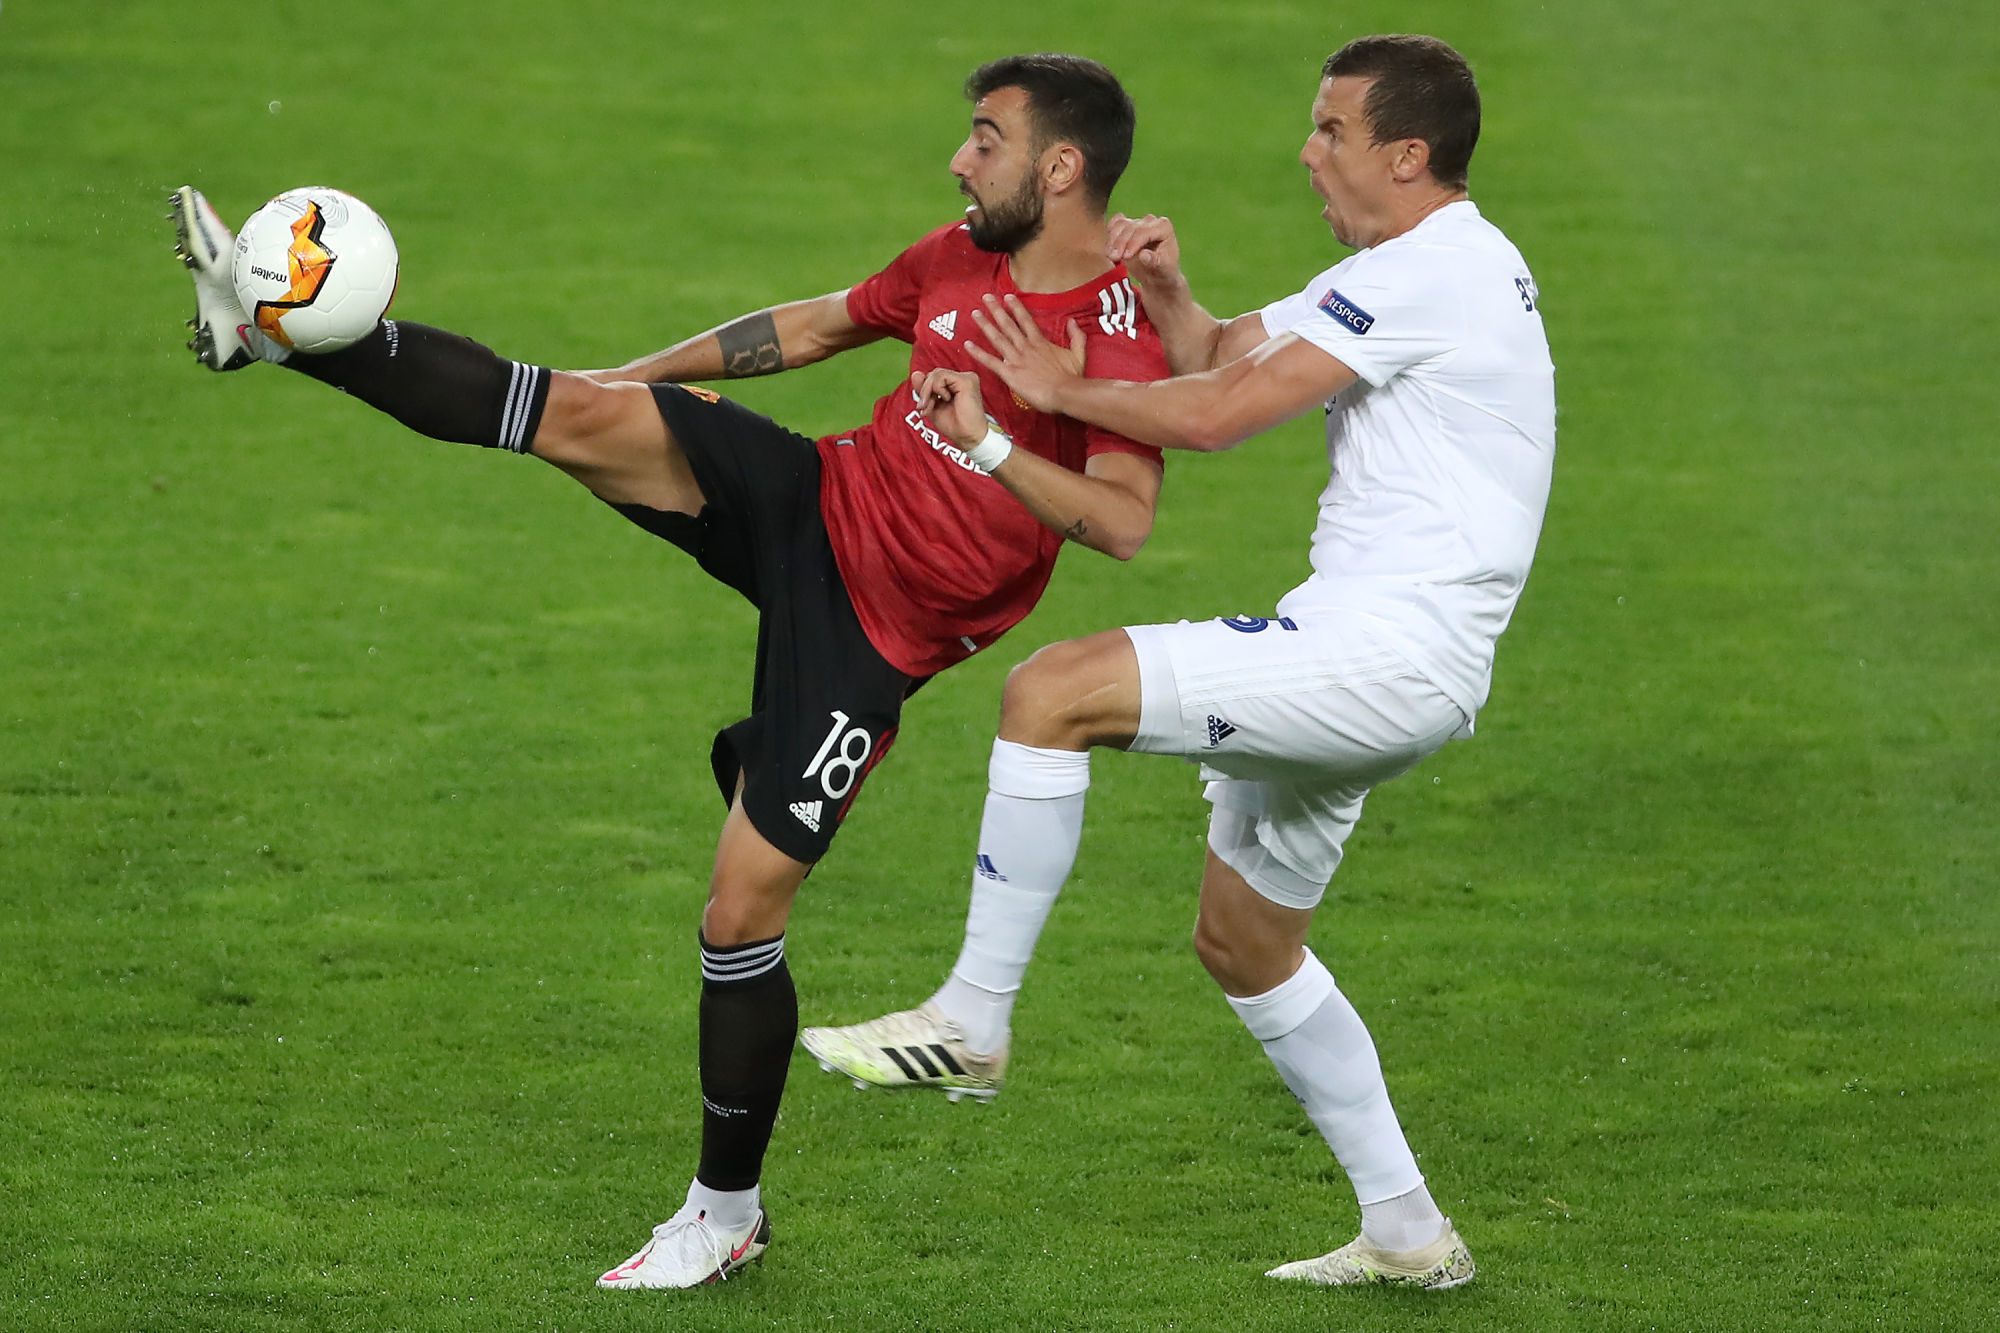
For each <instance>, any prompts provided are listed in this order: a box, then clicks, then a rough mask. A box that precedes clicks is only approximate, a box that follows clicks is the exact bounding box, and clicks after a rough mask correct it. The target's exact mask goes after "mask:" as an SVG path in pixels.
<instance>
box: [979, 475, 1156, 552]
mask: <svg viewBox="0 0 2000 1333" xmlns="http://www.w3.org/2000/svg"><path fill="white" fill-rule="evenodd" d="M992 475H993V480H995V481H997V482H999V483H1000V484H1001V485H1002V486H1005V487H1006V488H1007V489H1008V491H1010V492H1011V493H1012V494H1013V496H1014V498H1015V499H1017V500H1019V501H1020V502H1021V504H1022V506H1023V507H1025V508H1026V509H1027V511H1028V512H1029V513H1031V514H1033V515H1034V516H1035V518H1036V520H1037V521H1039V522H1040V523H1041V524H1042V525H1043V526H1044V527H1047V528H1049V529H1051V530H1053V531H1055V532H1057V533H1060V534H1061V535H1062V537H1063V538H1064V540H1066V541H1073V542H1075V543H1077V544H1078V545H1079V546H1088V547H1089V548H1090V549H1091V550H1093V551H1102V552H1103V553H1104V554H1106V555H1108V556H1111V557H1113V558H1114V559H1118V560H1130V559H1131V558H1132V557H1133V556H1135V555H1137V554H1138V553H1139V548H1140V547H1141V546H1144V545H1145V544H1146V538H1147V537H1149V536H1151V535H1152V532H1153V506H1152V505H1151V504H1149V503H1148V502H1147V501H1146V500H1145V499H1143V498H1142V497H1140V496H1138V495H1135V494H1133V492H1131V491H1130V490H1127V489H1126V488H1125V487H1123V486H1120V485H1117V484H1115V483H1112V482H1108V481H1103V480H1101V479H1099V478H1096V477H1087V476H1084V475H1083V474H1082V473H1080V472H1072V471H1070V470H1069V469H1068V468H1066V467H1063V466H1062V465H1061V464H1059V463H1052V462H1050V461H1049V460H1048V459H1046V458H1043V457H1041V456H1040V455H1038V454H1031V453H1029V452H1028V451H1027V450H1025V449H1016V450H1014V451H1013V452H1012V453H1010V454H1009V455H1007V458H1006V460H1005V461H1004V462H1002V463H1001V464H1000V466H999V467H997V468H995V469H994V470H993V474H992Z"/></svg>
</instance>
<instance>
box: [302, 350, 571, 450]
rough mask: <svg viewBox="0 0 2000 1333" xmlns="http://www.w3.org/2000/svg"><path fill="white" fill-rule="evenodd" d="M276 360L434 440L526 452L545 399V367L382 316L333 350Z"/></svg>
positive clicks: (546, 383)
mask: <svg viewBox="0 0 2000 1333" xmlns="http://www.w3.org/2000/svg"><path fill="white" fill-rule="evenodd" d="M282 364H283V365H285V366H288V367H290V368H291V369H293V370H296V371H298V372H300V373H301V374H304V375H310V376H312V377H313V378H314V379H316V380H320V381H322V382H323V383H326V384H331V385H332V386H333V387H334V388H336V389H339V390H341V391H342V392H344V393H348V394H352V395H353V396H354V397H356V398H359V399H360V400H361V401H362V402H364V403H366V404H368V405H369V406H370V407H374V408H379V409H381V410H382V411H384V412H387V413H388V414H389V415H390V416H392V417H394V418H396V420H398V421H400V422H402V423H403V424H404V425H405V426H408V427H409V428H410V429H411V430H413V431H416V432H418V433H419V434H422V435H428V436H430V437H431V438H432V439H434V440H449V441H451V442H452V443H454V444H478V445H484V446H485V447H487V448H489V449H508V450H512V451H513V452H514V453H517V454H524V453H526V452H528V447H529V446H530V445H532V444H533V443H534V442H535V428H536V427H537V426H539V425H540V424H541V420H542V407H543V406H544V405H545V404H546V403H547V402H548V399H549V372H548V371H547V370H546V369H544V368H543V367H541V366H530V365H524V364H523V363H521V362H519V361H508V360H505V359H504V358H502V357H499V356H496V355H494V354H493V352H491V351H490V350H488V349H487V348H485V347H482V346H480V345H479V344H478V343H476V342H474V341H472V339H470V338H461V337H460V336H459V335H457V334H456V333H447V332H445V331H444V330H443V329H434V328H432V327H430V326H429V325H428V324H412V323H410V322H409V321H408V320H389V319H385V320H382V321H380V322H378V323H377V324H376V325H375V330H374V332H372V333H370V334H368V335H367V336H366V337H364V338H362V339H361V340H360V341H359V342H357V343H354V344H352V345H351V346H348V347H343V348H341V349H340V350H339V351H337V352H322V353H319V354H318V355H313V356H308V355H306V354H305V353H302V352H301V353H294V354H293V355H292V356H290V357H288V358H287V359H286V360H285V361H284V362H283V363H282Z"/></svg>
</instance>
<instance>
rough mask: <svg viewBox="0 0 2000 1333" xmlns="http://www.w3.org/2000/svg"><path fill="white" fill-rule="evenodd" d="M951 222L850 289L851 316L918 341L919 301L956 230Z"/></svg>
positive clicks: (859, 321)
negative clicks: (942, 248)
mask: <svg viewBox="0 0 2000 1333" xmlns="http://www.w3.org/2000/svg"><path fill="white" fill-rule="evenodd" d="M961 225H963V224H961V223H956V222H954V223H949V224H947V225H946V226H943V227H939V228H938V229H937V230H936V231H934V232H932V233H931V234H930V235H928V236H926V237H924V238H923V239H922V240H920V241H918V242H917V243H916V244H915V245H912V246H911V247H910V248H909V249H907V250H905V251H903V253H901V254H899V255H897V256H896V257H895V258H894V259H892V260H890V261H889V266H888V267H887V268H885V269H883V270H882V271H881V272H880V273H877V274H875V275H874V276H873V277H869V278H864V279H862V280H861V281H860V282H858V283H856V284H855V285H854V286H852V287H850V288H848V290H847V315H848V318H849V319H852V320H853V321H854V322H855V323H856V324H859V325H861V326H862V327H863V328H867V329H880V330H882V331H883V332H884V333H887V334H890V335H892V336H894V337H897V338H901V339H902V340H903V341H904V342H906V343H907V342H915V341H916V339H917V298H918V296H919V294H920V293H921V292H922V291H923V286H924V278H925V275H926V274H928V273H929V272H930V268H931V265H932V263H934V262H935V261H936V259H937V255H938V250H939V248H940V246H941V244H942V243H943V241H944V238H945V237H946V236H947V235H948V234H949V233H950V232H951V230H952V228H954V227H957V226H961Z"/></svg>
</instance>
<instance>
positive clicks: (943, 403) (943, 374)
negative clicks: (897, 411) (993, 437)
mask: <svg viewBox="0 0 2000 1333" xmlns="http://www.w3.org/2000/svg"><path fill="white" fill-rule="evenodd" d="M910 392H911V393H912V394H914V395H916V399H917V410H918V411H920V412H922V413H923V414H924V420H926V421H928V422H930V423H931V427H932V429H934V430H936V431H937V433H938V434H940V435H942V436H944V437H945V438H946V439H947V440H950V441H951V442H952V443H953V444H955V445H957V446H958V447H959V448H961V449H970V448H971V447H972V446H973V445H975V444H978V443H979V442H980V441H981V440H983V439H985V438H986V404H985V402H984V400H983V399H982V398H981V397H980V393H979V376H977V375H974V374H972V373H970V372H968V371H963V370H945V369H944V368H942V367H939V368H938V369H936V370H932V371H930V372H928V373H925V374H914V373H913V374H912V375H911V376H910Z"/></svg>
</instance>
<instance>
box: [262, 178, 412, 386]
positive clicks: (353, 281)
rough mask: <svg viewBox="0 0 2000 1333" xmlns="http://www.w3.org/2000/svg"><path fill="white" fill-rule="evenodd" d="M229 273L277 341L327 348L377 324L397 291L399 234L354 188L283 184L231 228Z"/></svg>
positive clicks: (297, 347) (305, 349)
mask: <svg viewBox="0 0 2000 1333" xmlns="http://www.w3.org/2000/svg"><path fill="white" fill-rule="evenodd" d="M229 277H230V280H231V281H232V282H233V283H234V284H235V286H236V299H237V300H239V301H241V302H242V303H243V312H244V313H245V314H246V315H248V316H249V317H250V321H251V323H253V324H255V325H256V326H257V327H258V328H259V329H261V330H262V331H263V332H264V333H265V334H267V335H268V336H269V337H270V338H272V339H273V340H274V341H276V342H278V343H280V344H282V345H284V346H286V347H289V348H292V349H293V350H294V351H299V352H332V351H338V350H339V349H340V348H342V347H345V346H347V345H348V344H349V343H351V342H354V341H356V340H357V339H359V338H361V337H362V336H364V335H365V334H367V332H368V331H369V330H370V329H373V328H374V327H375V321H376V320H378V319H380V318H382V312H383V311H384V310H387V309H388V308H389V301H390V299H391V298H392V297H394V296H395V294H396V240H395V238H394V237H393V236H391V235H389V226H388V224H387V223H385V222H383V221H382V219H381V218H380V217H378V216H376V213H375V210H374V209H372V208H370V207H368V205H366V204H364V203H362V202H361V201H360V200H359V199H356V198H355V197H354V196H353V195H351V194H344V193H342V192H341V191H339V190H333V189H328V188H327V187H326V186H324V185H308V186H305V187H304V188H302V189H297V190H287V191H285V192H284V193H283V194H281V195H279V196H278V197H277V198H276V199H273V200H272V201H271V202H270V203H268V204H265V205H264V206H263V207H262V208H260V209H258V210H257V211H256V212H255V213H252V214H251V215H250V220H249V221H248V222H245V223H244V224H243V230H241V231H239V232H237V233H236V257H235V259H234V261H233V262H232V263H231V265H230V270H229Z"/></svg>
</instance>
